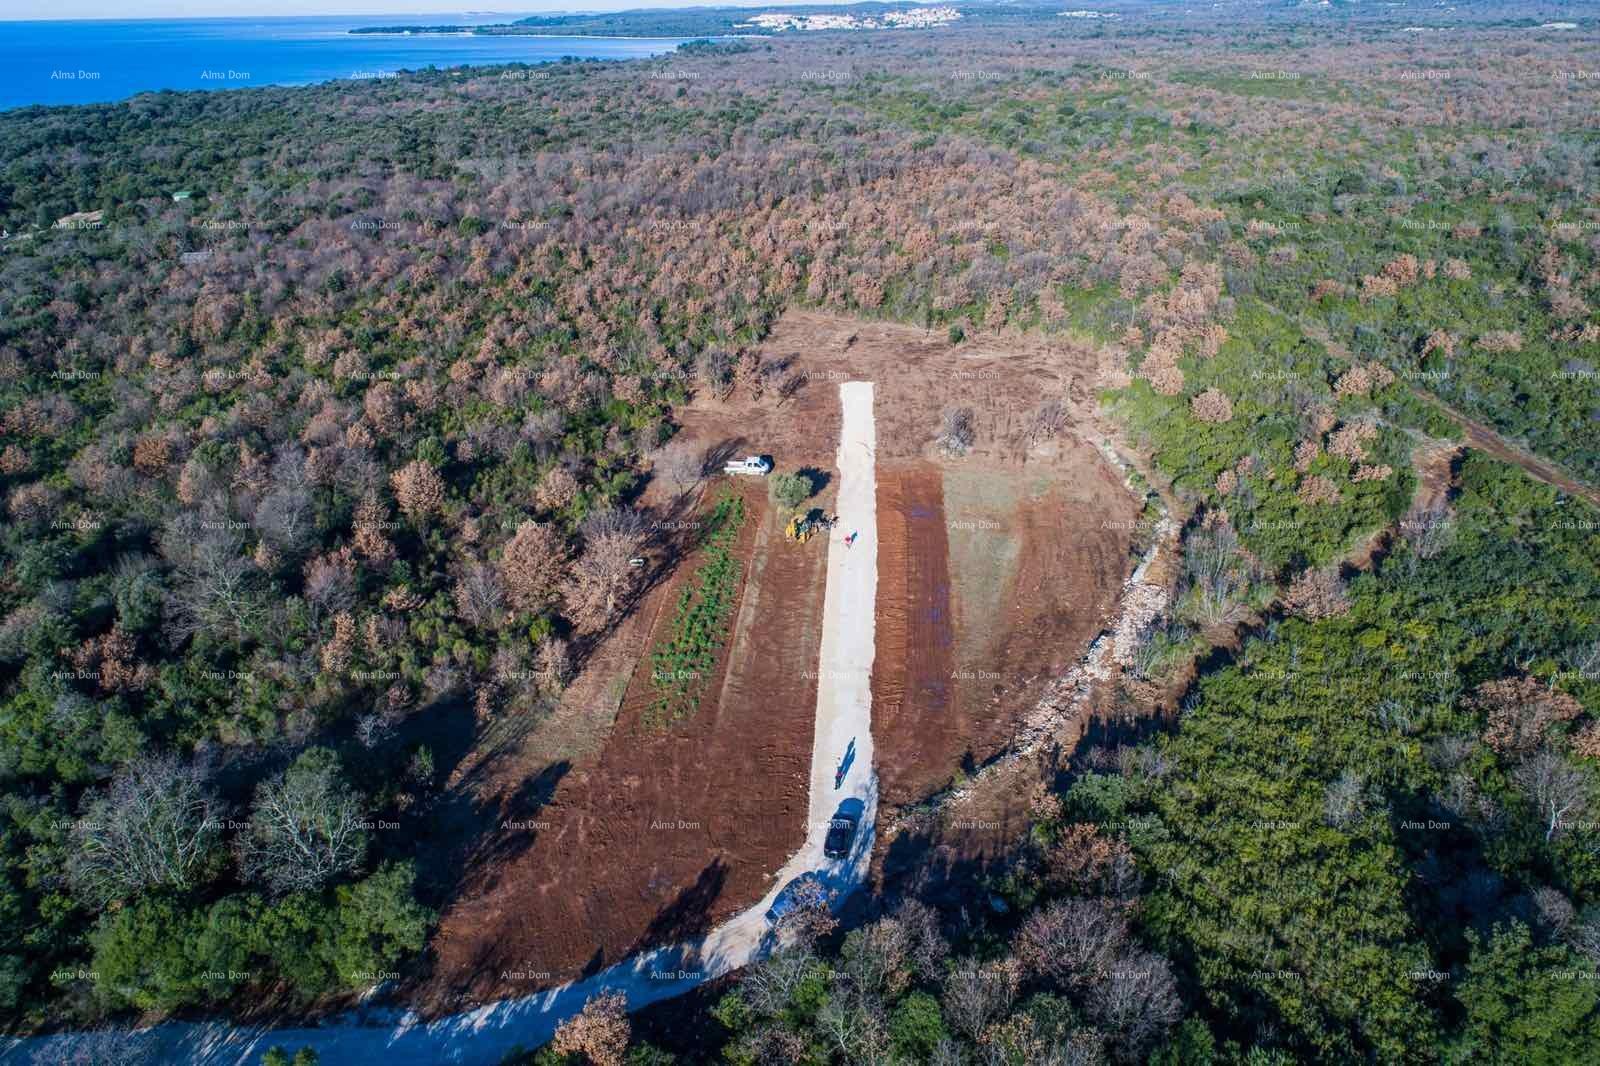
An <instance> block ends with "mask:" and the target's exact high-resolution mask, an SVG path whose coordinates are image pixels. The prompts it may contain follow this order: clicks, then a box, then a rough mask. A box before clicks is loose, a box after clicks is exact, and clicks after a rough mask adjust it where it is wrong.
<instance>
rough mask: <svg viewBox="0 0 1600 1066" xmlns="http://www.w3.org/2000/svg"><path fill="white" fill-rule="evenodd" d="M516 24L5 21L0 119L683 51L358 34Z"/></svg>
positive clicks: (604, 42) (611, 41)
mask: <svg viewBox="0 0 1600 1066" xmlns="http://www.w3.org/2000/svg"><path fill="white" fill-rule="evenodd" d="M513 17H514V16H506V15H493V16H480V17H477V18H473V17H470V16H462V15H359V16H358V15H346V16H323V17H314V18H217V19H141V20H137V21H126V22H123V21H109V20H108V21H99V20H96V21H71V22H4V21H0V110H3V109H8V108H16V107H25V106H27V105H28V104H87V103H100V102H105V101H110V100H123V99H126V98H127V97H129V96H132V95H133V94H135V93H140V92H147V91H150V90H154V89H241V88H248V87H250V86H253V85H308V84H311V83H313V82H322V81H333V80H335V79H339V78H371V77H381V76H383V75H385V74H392V73H394V72H396V71H400V70H419V69H421V68H423V67H428V66H436V67H454V66H462V65H465V64H474V65H478V64H485V63H513V62H523V63H540V62H547V61H551V60H556V59H560V58H561V57H562V56H581V57H583V58H588V59H634V58H638V57H642V56H651V55H659V54H660V53H662V52H669V51H671V50H672V49H674V48H676V47H677V46H678V45H679V44H681V43H682V42H681V41H678V40H670V39H666V38H647V39H637V38H617V37H477V36H472V35H469V34H451V35H431V34H429V35H413V36H406V35H400V34H381V35H366V34H360V35H352V34H350V33H349V32H347V31H349V30H350V29H352V28H354V27H356V26H393V25H412V26H420V25H471V24H474V23H481V22H507V21H510V20H511V18H513Z"/></svg>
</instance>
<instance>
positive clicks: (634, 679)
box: [417, 481, 826, 1011]
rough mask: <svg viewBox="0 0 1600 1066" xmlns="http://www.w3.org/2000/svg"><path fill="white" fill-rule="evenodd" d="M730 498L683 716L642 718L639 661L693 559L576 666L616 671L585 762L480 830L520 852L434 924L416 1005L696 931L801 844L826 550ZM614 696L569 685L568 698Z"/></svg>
mask: <svg viewBox="0 0 1600 1066" xmlns="http://www.w3.org/2000/svg"><path fill="white" fill-rule="evenodd" d="M730 487H731V489H732V491H738V492H742V493H743V494H744V496H745V499H746V505H747V508H748V514H747V517H746V520H745V524H744V526H743V528H742V530H741V536H740V538H739V543H738V547H737V554H738V555H739V557H740V558H741V559H742V560H744V565H743V568H742V588H741V592H740V597H739V603H738V607H737V609H736V611H735V614H734V620H733V624H732V628H731V632H730V634H729V638H728V640H727V642H726V643H725V644H724V646H723V649H722V653H721V654H720V656H719V657H718V662H717V667H716V670H715V672H714V673H713V675H712V676H711V677H710V678H709V679H708V682H707V685H706V689H705V696H704V698H703V699H702V700H701V702H700V704H699V707H698V709H697V711H696V712H695V713H694V714H693V715H692V716H690V717H687V718H685V719H682V720H680V721H678V722H676V723H672V724H670V725H666V726H662V725H658V724H655V723H654V722H653V721H652V718H651V716H650V715H649V714H648V713H647V712H648V711H649V709H650V707H651V704H652V702H653V698H654V692H653V685H652V682H651V677H650V670H651V664H650V661H649V658H648V652H649V650H650V649H651V648H653V647H654V646H656V644H657V643H658V642H659V641H661V640H662V639H663V635H664V633H665V631H666V630H667V628H668V627H669V626H670V625H671V622H672V616H673V605H674V604H675V603H676V601H677V597H678V595H679V592H680V590H681V589H682V587H683V586H684V584H685V583H686V582H692V581H693V576H694V571H695V569H696V565H695V564H696V562H697V560H696V559H695V558H693V557H691V558H688V559H685V560H684V561H683V562H682V563H681V564H680V565H678V566H677V567H676V568H675V569H674V570H673V571H672V573H671V576H670V577H669V578H668V579H667V580H666V581H664V582H663V583H662V584H661V585H660V586H659V587H658V588H656V589H654V590H652V592H651V593H650V594H648V595H647V596H646V597H645V599H644V600H643V602H642V603H641V604H640V605H639V607H638V610H637V613H636V617H637V618H639V619H643V620H644V621H643V624H642V625H638V626H635V627H634V630H633V631H628V632H624V631H619V632H618V633H616V634H614V635H613V636H614V639H620V640H626V639H628V638H629V637H630V636H632V637H633V640H632V641H631V642H630V644H629V646H628V648H627V649H626V650H625V651H623V652H617V651H612V652H611V653H610V654H609V655H607V656H599V655H597V656H596V657H595V658H594V659H592V660H591V662H590V664H589V668H588V671H587V672H594V671H596V670H608V671H609V670H615V669H616V668H617V663H618V661H619V660H621V661H624V662H630V663H631V665H630V666H629V671H630V672H629V673H627V674H624V675H623V679H624V682H625V691H624V693H623V695H622V696H621V699H620V702H619V704H618V709H617V711H616V712H615V724H614V726H613V727H612V729H611V732H610V735H609V736H608V737H607V738H606V739H605V741H604V743H603V745H602V746H601V747H600V748H599V750H598V752H597V753H595V754H594V755H591V756H589V757H587V758H583V759H581V760H578V759H574V760H570V761H569V760H560V761H558V762H556V763H555V764H554V765H555V766H557V767H560V768H561V769H560V771H559V773H558V774H557V775H556V780H555V781H554V782H552V784H553V785H554V787H553V788H552V789H550V790H549V791H550V795H549V798H548V800H547V801H546V802H545V803H543V804H542V805H541V806H539V807H538V808H537V809H536V810H534V811H533V812H531V813H527V814H525V815H523V816H519V817H516V818H508V819H505V820H503V821H502V822H501V823H499V824H497V825H496V826H495V827H494V828H493V829H491V831H490V832H491V834H496V833H497V834H499V835H502V836H505V837H508V838H518V837H520V838H524V842H523V843H520V844H518V845H517V846H515V847H508V848H507V849H506V854H505V856H504V858H503V860H502V861H499V862H495V863H490V864H479V865H478V866H477V867H476V868H475V869H474V870H473V871H472V872H471V873H469V875H468V878H467V879H466V880H465V881H464V883H463V884H462V885H461V886H460V890H459V892H458V894H457V896H456V898H455V899H454V900H453V902H452V903H451V905H450V906H449V907H448V908H447V909H446V910H445V911H444V913H443V916H442V918H441V922H440V927H439V931H438V933H437V935H436V937H435V940H434V945H433V946H434V966H433V975H432V977H431V978H430V980H429V981H428V983H427V985H426V987H425V988H424V989H422V990H421V991H420V994H419V996H418V997H417V998H419V999H421V1000H422V1001H423V1002H424V1003H425V1004H426V1005H427V1006H429V1007H430V1008H431V1009H434V1010H441V1011H442V1010H445V1009H453V1008H457V1007H459V1006H461V1005H462V1004H463V1003H473V1002H484V1001H489V1000H493V999H497V998H503V997H506V996H514V995H524V994H527V993H528V992H531V991H535V990H536V989H538V988H540V987H545V986H549V985H554V984H559V983H561V982H563V981H566V980H569V979H572V978H574V977H578V976H582V975H583V974H585V973H588V972H592V971H593V970H595V969H598V968H600V967H602V966H605V965H609V964H610V963H612V962H615V961H617V960H618V959H621V958H624V957H626V956H628V955H630V954H633V953H634V952H636V951H638V950H640V949H642V948H644V947H646V946H649V945H653V944H660V943H670V942H672V941H675V940H680V939H684V938H686V937H691V936H694V935H697V934H699V933H702V932H705V931H706V930H708V929H710V928H711V927H712V926H714V925H715V924H716V923H717V922H718V921H720V920H721V919H723V918H725V917H728V916H729V915H731V914H734V913H737V912H738V911H740V910H742V909H743V908H745V907H747V906H749V905H750V904H751V903H753V902H754V901H755V900H757V899H759V898H760V897H761V896H762V895H763V894H765V892H766V891H767V888H768V887H769V881H770V878H771V876H772V874H773V872H774V871H776V870H777V869H778V868H779V867H780V866H781V865H782V863H783V861H784V860H785V859H787V858H788V856H789V854H790V853H791V852H793V851H794V849H795V848H796V847H798V846H799V844H800V843H801V841H802V840H803V839H804V836H805V819H806V810H807V794H806V788H807V780H808V770H809V766H810V757H811V734H812V715H813V712H814V708H815V705H816V684H817V682H816V674H815V671H816V658H817V653H818V647H819V645H820V640H821V615H822V593H823V589H824V580H823V577H824V574H823V566H824V562H825V559H826V556H825V554H824V552H825V546H824V545H823V544H822V543H821V542H819V541H816V540H813V541H812V542H811V543H809V544H806V545H797V544H791V543H789V542H788V541H786V540H784V538H783V535H782V531H781V527H780V524H779V519H778V516H776V515H773V514H772V513H771V508H770V507H769V505H768V503H767V498H766V485H765V483H764V482H760V481H742V482H738V483H734V484H732V485H731V486H730ZM716 491H723V489H722V488H721V487H719V488H718V489H717V490H716ZM710 500H711V498H710V495H709V494H708V498H707V500H706V505H707V506H709V504H710ZM823 502H824V503H826V498H824V501H823ZM640 632H642V633H643V634H644V636H643V639H639V638H638V633H640ZM615 684H616V681H615V679H614V678H611V679H599V680H597V681H589V680H588V679H586V678H580V679H579V681H578V684H575V685H574V687H573V690H572V691H579V690H585V691H595V690H599V691H605V690H606V689H607V688H611V687H613V686H615ZM564 710H565V708H564ZM558 713H559V712H558ZM548 743H549V738H548V734H547V735H546V736H545V737H544V738H542V739H540V740H538V741H530V742H529V743H528V745H527V749H528V750H530V751H532V750H535V749H536V748H538V747H539V746H541V745H545V744H548ZM520 769H522V772H523V773H526V771H525V768H520ZM518 772H519V768H518V767H514V766H510V765H508V766H507V767H505V768H503V769H502V770H501V772H500V773H499V774H498V775H497V780H495V781H493V782H491V783H489V784H488V785H487V786H486V787H485V788H484V789H483V790H482V791H484V792H486V793H494V794H498V795H499V796H500V797H501V799H502V801H504V800H506V798H507V797H509V796H514V795H515V794H516V791H517V789H518V788H519V787H525V782H526V780H527V778H526V777H524V778H522V779H521V783H519V779H518V777H517V774H518ZM543 776H544V778H545V779H546V781H548V780H549V778H550V776H551V772H550V771H544V774H543ZM538 777H539V774H535V775H533V778H534V779H535V780H537V779H538Z"/></svg>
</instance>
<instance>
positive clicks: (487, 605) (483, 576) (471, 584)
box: [451, 561, 506, 629]
mask: <svg viewBox="0 0 1600 1066" xmlns="http://www.w3.org/2000/svg"><path fill="white" fill-rule="evenodd" d="M451 595H452V597H453V598H454V599H455V604H456V614H458V615H460V616H461V618H462V619H463V620H464V621H465V622H466V623H467V624H468V625H471V626H476V627H478V628H480V629H488V628H493V627H494V626H497V625H499V624H500V619H501V612H502V611H503V610H504V608H505V600H506V596H505V587H504V585H503V584H502V583H501V581H500V573H499V571H497V570H496V569H495V568H494V567H492V566H487V565H485V564H483V563H481V562H477V561H473V562H470V563H468V564H466V565H465V566H463V567H462V568H461V576H460V577H458V578H457V579H456V583H455V587H454V588H453V589H452V590H451Z"/></svg>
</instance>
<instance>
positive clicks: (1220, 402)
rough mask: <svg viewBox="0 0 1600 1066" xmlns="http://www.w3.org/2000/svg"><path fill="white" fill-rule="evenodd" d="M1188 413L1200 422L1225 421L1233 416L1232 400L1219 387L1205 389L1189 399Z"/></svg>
mask: <svg viewBox="0 0 1600 1066" xmlns="http://www.w3.org/2000/svg"><path fill="white" fill-rule="evenodd" d="M1189 413H1190V414H1192V415H1194V417H1195V418H1197V419H1199V420H1200V421H1201V422H1210V423H1213V424H1217V423H1222V422H1226V421H1228V419H1230V418H1232V417H1233V401H1232V400H1230V399H1228V394H1227V393H1225V392H1223V391H1222V390H1220V389H1207V390H1205V391H1204V392H1202V393H1199V394H1197V395H1196V396H1195V397H1194V399H1192V400H1190V401H1189Z"/></svg>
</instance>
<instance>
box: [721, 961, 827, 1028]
mask: <svg viewBox="0 0 1600 1066" xmlns="http://www.w3.org/2000/svg"><path fill="white" fill-rule="evenodd" d="M816 961H817V957H816V956H815V955H814V954H812V953H811V950H810V948H809V947H807V946H805V945H798V946H795V947H791V948H788V949H786V950H783V951H779V952H776V953H774V954H773V955H771V956H770V957H768V958H766V959H763V960H761V961H760V962H758V963H756V964H755V965H754V966H752V967H750V968H749V969H748V970H746V971H745V975H744V977H743V978H742V979H741V980H740V982H739V994H740V995H741V996H743V997H744V1001H745V1002H746V1003H748V1004H749V1005H750V1009H751V1010H753V1011H755V1012H756V1014H757V1015H759V1016H760V1017H763V1018H776V1017H778V1016H779V1015H781V1014H782V1013H783V1012H784V1011H785V1010H787V1009H788V1007H789V1003H790V1001H791V1000H792V998H793V997H794V995H795V993H796V992H797V991H798V990H799V989H800V986H801V985H802V984H803V983H804V982H805V980H806V979H807V978H808V977H810V976H811V968H812V966H814V965H815V964H816Z"/></svg>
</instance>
